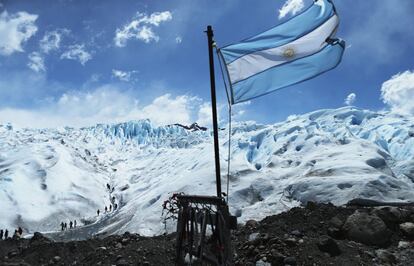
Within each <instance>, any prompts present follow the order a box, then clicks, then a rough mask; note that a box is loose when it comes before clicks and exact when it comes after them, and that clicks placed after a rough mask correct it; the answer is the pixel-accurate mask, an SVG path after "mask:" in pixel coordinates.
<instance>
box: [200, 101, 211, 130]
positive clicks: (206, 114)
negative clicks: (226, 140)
mask: <svg viewBox="0 0 414 266" xmlns="http://www.w3.org/2000/svg"><path fill="white" fill-rule="evenodd" d="M212 119H213V118H212V111H211V104H210V103H207V102H206V103H203V104H202V105H201V106H200V109H199V110H198V119H197V124H199V125H200V126H208V125H211V124H212V121H213V120H212Z"/></svg>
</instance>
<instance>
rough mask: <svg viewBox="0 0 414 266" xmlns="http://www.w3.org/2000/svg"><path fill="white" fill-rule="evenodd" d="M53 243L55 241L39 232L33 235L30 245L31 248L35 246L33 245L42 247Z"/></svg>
mask: <svg viewBox="0 0 414 266" xmlns="http://www.w3.org/2000/svg"><path fill="white" fill-rule="evenodd" d="M51 242H53V241H52V240H50V239H49V238H47V237H45V236H44V235H42V234H41V233H39V232H35V233H34V234H33V237H32V238H31V239H30V241H29V245H31V246H33V245H42V244H47V243H51Z"/></svg>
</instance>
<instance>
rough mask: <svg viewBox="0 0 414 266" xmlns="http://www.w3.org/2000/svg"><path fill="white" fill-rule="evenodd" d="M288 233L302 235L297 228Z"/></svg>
mask: <svg viewBox="0 0 414 266" xmlns="http://www.w3.org/2000/svg"><path fill="white" fill-rule="evenodd" d="M290 234H291V235H293V236H297V237H301V236H302V235H303V234H302V233H301V232H300V231H299V230H293V231H292V232H290Z"/></svg>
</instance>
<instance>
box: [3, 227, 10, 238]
mask: <svg viewBox="0 0 414 266" xmlns="http://www.w3.org/2000/svg"><path fill="white" fill-rule="evenodd" d="M8 237H9V230H7V229H6V231H4V239H7V238H8Z"/></svg>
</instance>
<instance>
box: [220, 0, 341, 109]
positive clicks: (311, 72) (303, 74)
mask: <svg viewBox="0 0 414 266" xmlns="http://www.w3.org/2000/svg"><path fill="white" fill-rule="evenodd" d="M338 24H339V18H338V15H337V14H336V11H335V7H334V5H333V3H332V2H331V1H330V0H317V1H315V2H314V4H313V5H312V6H310V7H309V8H308V9H306V10H305V11H304V12H302V13H301V14H299V15H297V16H295V17H293V18H291V19H289V20H288V21H286V22H284V23H283V24H281V25H278V26H276V27H274V28H272V29H270V30H268V31H265V32H263V33H261V34H259V35H256V36H254V37H251V38H248V39H246V40H244V41H241V42H240V43H236V44H232V45H228V46H225V47H223V48H221V49H219V51H220V55H221V57H222V59H223V61H224V62H225V65H226V68H227V74H228V77H229V80H230V85H231V86H230V87H231V93H230V94H231V95H230V96H231V103H232V104H236V103H240V102H243V101H247V100H250V99H252V98H256V97H259V96H262V95H265V94H267V93H270V92H273V91H275V90H278V89H281V88H284V87H287V86H290V85H293V84H296V83H299V82H302V81H305V80H308V79H311V78H313V77H316V76H318V75H320V74H322V73H324V72H326V71H328V70H331V69H333V68H335V67H336V66H337V65H338V64H339V63H340V61H341V59H342V55H343V52H344V49H345V42H344V41H342V40H339V39H334V35H335V32H336V29H337V27H338Z"/></svg>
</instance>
